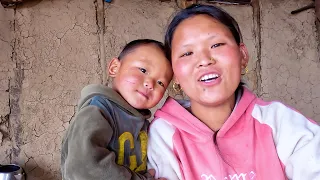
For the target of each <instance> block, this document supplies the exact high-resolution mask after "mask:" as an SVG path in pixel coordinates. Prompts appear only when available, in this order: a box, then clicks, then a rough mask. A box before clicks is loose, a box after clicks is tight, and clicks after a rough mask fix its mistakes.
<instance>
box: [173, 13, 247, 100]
mask: <svg viewBox="0 0 320 180" xmlns="http://www.w3.org/2000/svg"><path fill="white" fill-rule="evenodd" d="M212 59H213V60H212ZM247 63H248V53H247V49H246V47H245V45H244V44H240V45H238V44H237V43H236V41H235V39H234V37H233V35H232V33H231V31H230V30H229V29H228V28H227V27H226V26H225V25H224V24H222V23H220V22H219V21H217V20H215V19H213V18H212V17H210V16H207V15H196V16H193V17H191V18H188V19H186V20H184V21H182V22H181V23H180V24H179V25H178V26H177V28H176V31H175V32H174V36H173V39H172V67H173V71H174V75H175V81H176V82H177V83H179V84H180V85H181V88H182V90H183V91H184V92H185V93H186V94H187V95H188V96H189V98H190V100H191V104H193V103H198V104H201V105H205V106H217V105H220V104H222V103H225V102H226V101H228V100H229V99H230V98H231V97H232V95H233V94H234V92H235V90H236V89H237V87H238V85H239V83H240V79H241V69H243V68H245V67H246V65H247Z"/></svg>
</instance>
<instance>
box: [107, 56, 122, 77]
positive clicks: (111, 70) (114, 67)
mask: <svg viewBox="0 0 320 180" xmlns="http://www.w3.org/2000/svg"><path fill="white" fill-rule="evenodd" d="M120 66H121V62H120V60H119V59H118V58H113V59H112V60H111V61H110V63H109V66H108V74H109V76H110V77H113V78H114V77H116V75H117V73H118V71H119V69H120Z"/></svg>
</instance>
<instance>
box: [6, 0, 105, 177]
mask: <svg viewBox="0 0 320 180" xmlns="http://www.w3.org/2000/svg"><path fill="white" fill-rule="evenodd" d="M14 28H15V35H16V39H15V48H14V52H15V54H16V56H14V62H15V65H16V67H15V69H14V75H15V76H14V79H13V81H12V84H11V85H10V97H11V98H10V100H11V101H10V102H11V103H13V105H12V107H11V114H10V125H11V128H10V129H11V130H12V132H11V133H12V134H11V135H12V142H11V143H12V154H11V160H10V161H11V162H13V163H18V164H20V165H22V166H23V167H24V168H25V170H26V172H27V174H28V177H29V179H32V180H38V179H43V180H44V179H46V180H48V179H61V176H60V169H59V165H60V164H59V163H60V146H61V139H62V136H63V133H64V131H65V130H66V128H67V126H68V124H69V121H70V120H71V118H72V116H73V115H74V113H75V108H76V104H77V101H78V97H79V92H80V90H81V88H82V87H83V86H85V85H86V84H89V83H101V82H102V80H101V68H100V66H99V53H98V51H99V39H98V35H97V25H96V8H95V3H94V1H86V0H80V1H79V0H70V1H63V0H55V1H45V0H44V1H41V2H40V3H36V4H27V5H25V6H22V7H19V8H18V9H17V10H16V12H15V27H14ZM1 149H2V148H1ZM1 163H2V162H1Z"/></svg>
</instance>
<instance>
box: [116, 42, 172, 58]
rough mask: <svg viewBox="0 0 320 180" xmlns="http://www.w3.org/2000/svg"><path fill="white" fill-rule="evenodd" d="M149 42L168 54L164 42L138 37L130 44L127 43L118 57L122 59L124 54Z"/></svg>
mask: <svg viewBox="0 0 320 180" xmlns="http://www.w3.org/2000/svg"><path fill="white" fill-rule="evenodd" d="M148 44H152V45H155V46H156V47H158V48H159V49H160V50H161V51H162V52H163V53H164V54H165V55H166V53H165V48H164V45H163V43H162V42H159V41H156V40H153V39H137V40H133V41H131V42H129V43H128V44H126V45H125V46H124V48H123V49H122V51H121V53H120V54H119V57H118V59H119V60H121V59H122V58H123V57H124V56H126V55H127V54H128V53H130V52H132V51H133V50H135V49H136V48H138V47H139V46H142V45H148ZM166 58H167V59H168V60H169V58H168V57H167V56H166ZM169 61H170V60H169Z"/></svg>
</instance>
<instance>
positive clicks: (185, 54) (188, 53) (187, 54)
mask: <svg viewBox="0 0 320 180" xmlns="http://www.w3.org/2000/svg"><path fill="white" fill-rule="evenodd" d="M192 54H193V52H186V53H184V54H182V55H181V57H184V56H190V55H192Z"/></svg>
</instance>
